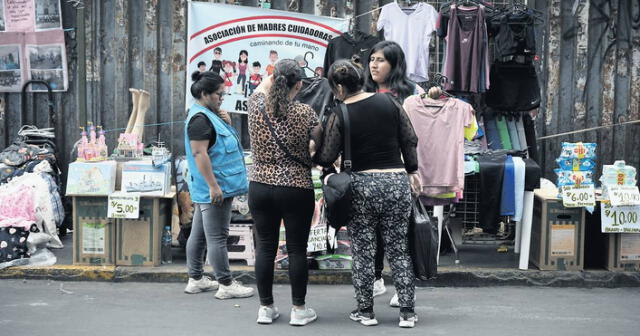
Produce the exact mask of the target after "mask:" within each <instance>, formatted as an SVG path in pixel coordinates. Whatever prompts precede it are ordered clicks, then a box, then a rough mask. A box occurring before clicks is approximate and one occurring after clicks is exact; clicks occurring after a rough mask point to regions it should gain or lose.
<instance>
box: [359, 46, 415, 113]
mask: <svg viewBox="0 0 640 336" xmlns="http://www.w3.org/2000/svg"><path fill="white" fill-rule="evenodd" d="M378 51H382V54H383V55H384V58H385V59H386V60H387V62H389V65H390V66H391V70H390V71H389V76H388V77H387V79H386V81H385V83H386V84H387V86H388V87H389V89H390V90H391V92H393V94H394V95H396V96H397V97H398V98H399V99H400V101H401V102H402V101H404V99H405V98H407V97H409V96H410V95H412V94H413V92H414V91H415V85H416V84H415V83H413V82H412V81H410V80H409V79H408V78H407V63H406V62H405V58H404V52H403V51H402V48H401V47H400V45H399V44H397V43H396V42H393V41H381V42H378V43H376V45H374V46H373V48H371V54H369V60H367V62H366V65H365V76H364V77H365V80H364V89H365V91H368V92H376V91H377V90H378V83H376V82H374V81H373V77H371V71H370V70H369V61H370V58H371V55H373V54H374V53H376V52H378Z"/></svg>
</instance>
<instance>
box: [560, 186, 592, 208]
mask: <svg viewBox="0 0 640 336" xmlns="http://www.w3.org/2000/svg"><path fill="white" fill-rule="evenodd" d="M562 204H563V205H564V206H565V207H567V208H579V207H589V206H595V205H596V193H595V189H594V188H593V185H581V186H565V187H562Z"/></svg>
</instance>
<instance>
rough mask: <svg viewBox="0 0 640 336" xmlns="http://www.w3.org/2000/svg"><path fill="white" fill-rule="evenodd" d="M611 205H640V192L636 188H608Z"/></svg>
mask: <svg viewBox="0 0 640 336" xmlns="http://www.w3.org/2000/svg"><path fill="white" fill-rule="evenodd" d="M607 191H608V192H609V200H611V205H613V206H621V205H640V192H638V187H636V186H618V185H616V186H607Z"/></svg>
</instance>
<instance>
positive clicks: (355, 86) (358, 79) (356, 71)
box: [327, 56, 364, 94]
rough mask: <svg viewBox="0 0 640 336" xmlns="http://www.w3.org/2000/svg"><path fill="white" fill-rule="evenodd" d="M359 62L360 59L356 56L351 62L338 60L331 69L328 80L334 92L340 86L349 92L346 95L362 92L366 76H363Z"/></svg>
mask: <svg viewBox="0 0 640 336" xmlns="http://www.w3.org/2000/svg"><path fill="white" fill-rule="evenodd" d="M359 61H360V59H359V58H358V57H357V56H356V57H352V59H351V60H347V59H341V60H337V61H335V62H334V63H333V64H332V65H331V67H329V73H328V74H327V78H328V79H329V85H330V86H331V89H333V90H334V92H335V90H336V88H337V87H338V85H342V87H343V88H345V90H346V91H347V92H346V94H351V93H354V92H358V91H360V90H362V86H363V85H364V75H363V74H362V65H360V62H359Z"/></svg>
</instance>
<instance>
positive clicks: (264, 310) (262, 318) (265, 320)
mask: <svg viewBox="0 0 640 336" xmlns="http://www.w3.org/2000/svg"><path fill="white" fill-rule="evenodd" d="M278 317H280V312H278V307H275V306H273V307H267V306H260V309H258V320H257V322H258V323H259V324H271V323H273V321H275V320H277V319H278Z"/></svg>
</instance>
